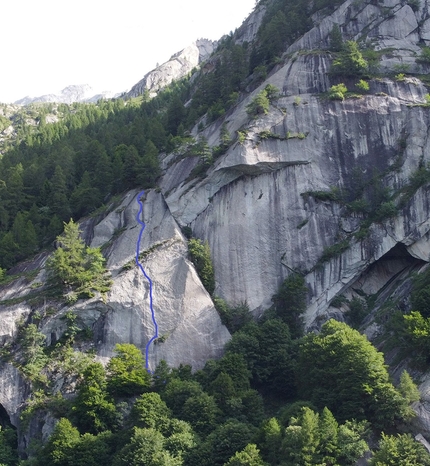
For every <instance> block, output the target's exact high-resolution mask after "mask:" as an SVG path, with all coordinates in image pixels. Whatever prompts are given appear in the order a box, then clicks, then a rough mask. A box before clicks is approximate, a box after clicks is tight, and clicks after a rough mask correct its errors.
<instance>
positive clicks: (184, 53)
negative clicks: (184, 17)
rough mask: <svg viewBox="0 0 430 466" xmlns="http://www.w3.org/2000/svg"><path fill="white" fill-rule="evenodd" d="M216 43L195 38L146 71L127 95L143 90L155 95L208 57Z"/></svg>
mask: <svg viewBox="0 0 430 466" xmlns="http://www.w3.org/2000/svg"><path fill="white" fill-rule="evenodd" d="M217 45H218V42H217V41H211V40H209V39H198V40H196V41H195V42H193V43H192V44H190V45H189V46H188V47H185V48H184V49H182V50H181V51H179V52H177V53H175V54H173V55H172V56H171V57H170V58H169V60H168V61H166V62H165V63H163V64H162V65H159V66H157V67H156V68H155V69H153V70H152V71H150V72H149V73H147V74H146V75H145V76H144V77H143V79H142V80H141V81H139V82H138V83H137V84H135V85H134V86H133V87H132V88H131V90H130V91H129V92H128V93H127V97H137V96H139V95H142V94H143V93H144V92H145V91H148V92H149V93H150V94H152V95H155V94H156V93H157V92H158V91H159V90H160V89H162V88H163V87H166V86H168V85H169V84H170V83H171V82H172V81H175V80H177V79H180V78H182V77H183V76H185V75H187V74H188V73H189V72H190V71H191V70H192V69H193V68H195V67H196V66H198V65H199V64H200V63H202V62H203V61H205V60H206V59H207V58H209V56H210V55H211V54H212V52H213V51H214V50H215V48H216V46H217Z"/></svg>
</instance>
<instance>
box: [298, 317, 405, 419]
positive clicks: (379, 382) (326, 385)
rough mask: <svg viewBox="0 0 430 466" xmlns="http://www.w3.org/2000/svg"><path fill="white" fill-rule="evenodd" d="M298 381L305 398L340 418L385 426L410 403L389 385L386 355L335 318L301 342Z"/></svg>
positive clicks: (399, 415)
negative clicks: (318, 331) (317, 332)
mask: <svg viewBox="0 0 430 466" xmlns="http://www.w3.org/2000/svg"><path fill="white" fill-rule="evenodd" d="M298 383H299V391H300V393H301V394H302V396H304V397H306V399H309V400H311V401H312V403H314V404H315V406H318V407H321V408H323V407H324V406H327V407H328V408H329V409H330V410H331V411H332V412H333V414H334V415H335V416H336V418H337V419H339V420H347V419H352V418H355V419H358V420H360V419H367V420H369V421H371V422H372V423H373V424H374V425H375V426H376V427H379V428H383V427H385V426H391V425H392V424H393V422H394V420H395V419H396V418H399V417H401V416H402V414H401V413H402V412H404V411H405V407H406V406H407V405H408V401H407V400H406V399H404V398H403V397H402V396H401V394H400V393H399V392H398V391H397V390H396V389H395V388H394V386H393V384H392V383H391V382H390V377H389V375H388V371H387V367H386V365H385V363H384V356H383V354H382V353H380V352H379V351H377V350H376V348H375V347H374V346H373V345H372V344H371V343H370V342H369V341H368V340H367V338H366V337H365V336H364V335H361V334H360V333H359V332H358V331H356V330H354V329H352V328H351V327H349V326H348V325H346V324H344V323H341V322H337V321H334V320H330V321H328V322H326V323H325V324H324V325H323V327H322V329H321V333H319V334H318V335H316V334H309V335H307V336H306V337H305V338H304V339H303V342H302V344H301V346H300V353H299V359H298Z"/></svg>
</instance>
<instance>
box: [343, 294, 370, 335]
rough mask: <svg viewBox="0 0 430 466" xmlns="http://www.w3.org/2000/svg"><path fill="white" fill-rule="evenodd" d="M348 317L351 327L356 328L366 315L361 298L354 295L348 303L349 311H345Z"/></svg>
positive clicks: (365, 306) (364, 302) (364, 304)
mask: <svg viewBox="0 0 430 466" xmlns="http://www.w3.org/2000/svg"><path fill="white" fill-rule="evenodd" d="M345 315H346V316H347V317H348V319H349V321H350V324H351V327H353V328H358V327H359V326H360V324H361V323H362V322H363V319H364V318H365V317H366V316H367V305H366V301H364V300H363V299H360V298H357V297H354V298H352V299H351V301H350V303H349V311H347V312H346V313H345Z"/></svg>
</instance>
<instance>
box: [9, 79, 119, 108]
mask: <svg viewBox="0 0 430 466" xmlns="http://www.w3.org/2000/svg"><path fill="white" fill-rule="evenodd" d="M113 97H115V94H114V93H112V92H108V91H105V92H102V93H97V92H96V91H95V90H94V89H93V88H92V87H91V86H90V85H89V84H72V85H70V86H66V87H65V88H64V89H62V90H61V91H60V92H59V93H53V94H44V95H41V96H38V97H30V96H26V97H24V98H22V99H20V100H17V101H16V102H15V104H18V105H28V104H31V103H36V102H57V103H64V104H71V103H73V102H94V101H97V100H99V99H101V98H107V99H109V98H113Z"/></svg>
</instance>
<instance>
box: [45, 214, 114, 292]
mask: <svg viewBox="0 0 430 466" xmlns="http://www.w3.org/2000/svg"><path fill="white" fill-rule="evenodd" d="M57 241H58V244H59V247H58V249H57V250H56V251H55V252H54V254H53V255H52V256H51V257H50V259H49V260H48V263H47V268H48V272H49V275H50V283H51V284H53V285H57V286H61V287H62V288H63V289H65V290H66V291H68V290H75V291H76V292H77V293H78V295H82V296H87V297H88V296H92V294H93V292H94V291H100V292H106V291H108V290H109V287H110V284H111V281H110V280H109V279H108V278H107V277H106V268H105V265H104V264H105V259H104V257H103V255H102V254H101V252H100V250H99V249H98V248H86V247H85V244H84V242H83V241H82V239H81V238H80V236H79V226H78V225H77V224H76V223H74V222H73V220H70V222H69V223H65V224H64V232H63V233H62V234H61V235H59V236H58V237H57Z"/></svg>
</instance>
